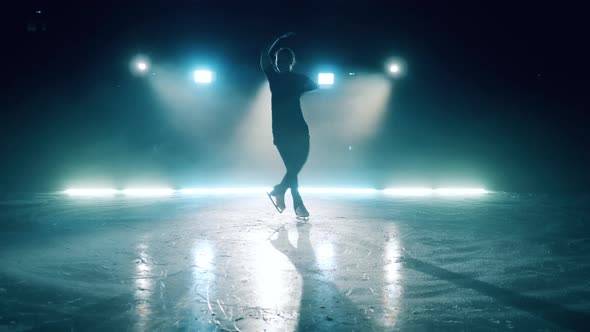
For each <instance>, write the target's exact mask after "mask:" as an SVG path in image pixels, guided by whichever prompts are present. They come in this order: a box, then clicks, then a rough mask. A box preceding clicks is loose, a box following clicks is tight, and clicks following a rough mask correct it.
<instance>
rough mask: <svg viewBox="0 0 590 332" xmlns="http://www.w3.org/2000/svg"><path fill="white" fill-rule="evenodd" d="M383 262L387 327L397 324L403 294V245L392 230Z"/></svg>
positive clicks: (386, 244)
mask: <svg viewBox="0 0 590 332" xmlns="http://www.w3.org/2000/svg"><path fill="white" fill-rule="evenodd" d="M383 261H384V262H383V264H384V270H385V287H384V288H383V291H382V292H383V308H384V311H385V312H384V323H385V326H386V327H393V326H395V324H396V322H397V319H398V315H399V312H400V310H399V305H400V300H401V296H402V288H401V279H402V275H401V271H402V263H401V245H400V243H399V238H398V237H397V234H396V233H395V232H390V237H389V239H388V240H387V242H386V243H385V248H384V252H383Z"/></svg>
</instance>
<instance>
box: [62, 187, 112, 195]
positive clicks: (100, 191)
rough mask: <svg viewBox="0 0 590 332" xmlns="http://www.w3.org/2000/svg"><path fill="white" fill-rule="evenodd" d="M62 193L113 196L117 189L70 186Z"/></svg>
mask: <svg viewBox="0 0 590 332" xmlns="http://www.w3.org/2000/svg"><path fill="white" fill-rule="evenodd" d="M64 193H65V194H66V195H69V196H113V195H116V194H117V193H119V191H118V190H115V189H111V188H72V189H67V190H65V191H64Z"/></svg>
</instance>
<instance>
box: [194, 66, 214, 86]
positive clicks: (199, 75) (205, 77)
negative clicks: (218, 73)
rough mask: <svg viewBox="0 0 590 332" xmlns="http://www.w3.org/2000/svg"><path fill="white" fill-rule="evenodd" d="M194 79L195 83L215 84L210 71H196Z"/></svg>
mask: <svg viewBox="0 0 590 332" xmlns="http://www.w3.org/2000/svg"><path fill="white" fill-rule="evenodd" d="M193 78H194V80H195V83H204V84H207V83H211V82H213V72H211V71H209V70H201V69H198V70H195V72H194V75H193Z"/></svg>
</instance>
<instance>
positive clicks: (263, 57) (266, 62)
mask: <svg viewBox="0 0 590 332" xmlns="http://www.w3.org/2000/svg"><path fill="white" fill-rule="evenodd" d="M294 35H295V34H294V33H293V32H288V33H286V34H284V35H282V36H280V37H279V38H277V39H276V40H275V41H274V42H273V43H272V44H271V45H270V46H267V47H265V48H264V49H262V52H261V53H260V68H262V70H267V69H268V68H269V67H271V66H272V69H274V70H275V71H276V68H275V66H274V64H273V62H272V58H271V54H272V50H273V49H274V48H275V46H277V44H278V43H279V41H281V40H282V39H285V38H289V37H291V36H294Z"/></svg>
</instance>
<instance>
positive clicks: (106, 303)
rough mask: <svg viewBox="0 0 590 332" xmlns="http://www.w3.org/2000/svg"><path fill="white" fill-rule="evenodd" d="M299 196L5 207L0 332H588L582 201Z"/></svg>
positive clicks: (589, 202) (53, 201)
mask: <svg viewBox="0 0 590 332" xmlns="http://www.w3.org/2000/svg"><path fill="white" fill-rule="evenodd" d="M304 199H305V200H306V204H307V207H308V209H309V211H310V213H311V218H310V220H309V221H308V222H307V223H302V222H298V221H297V220H296V219H295V216H294V213H293V211H292V208H290V205H288V209H287V210H286V211H285V212H284V213H283V214H279V213H277V212H276V210H275V209H274V208H273V206H272V205H271V204H270V202H269V201H268V199H267V198H266V195H264V194H262V195H256V194H240V195H209V196H208V195H171V196H166V197H124V196H114V197H95V198H91V197H69V196H67V195H63V194H61V193H56V194H39V195H35V196H30V197H13V198H5V199H4V200H2V201H0V224H1V228H0V331H31V330H32V331H176V330H181V331H183V330H186V331H395V330H401V331H433V330H438V331H498V330H514V331H564V330H585V329H587V328H588V326H590V222H589V221H590V220H589V219H590V218H589V213H590V197H581V196H569V197H566V196H559V197H558V196H534V195H517V194H509V193H490V194H486V195H482V196H473V197H461V196H450V197H438V196H427V197H405V196H388V195H384V194H382V193H377V194H365V195H355V194H346V195H337V194H329V195H326V194H308V195H304ZM288 202H289V201H288Z"/></svg>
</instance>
